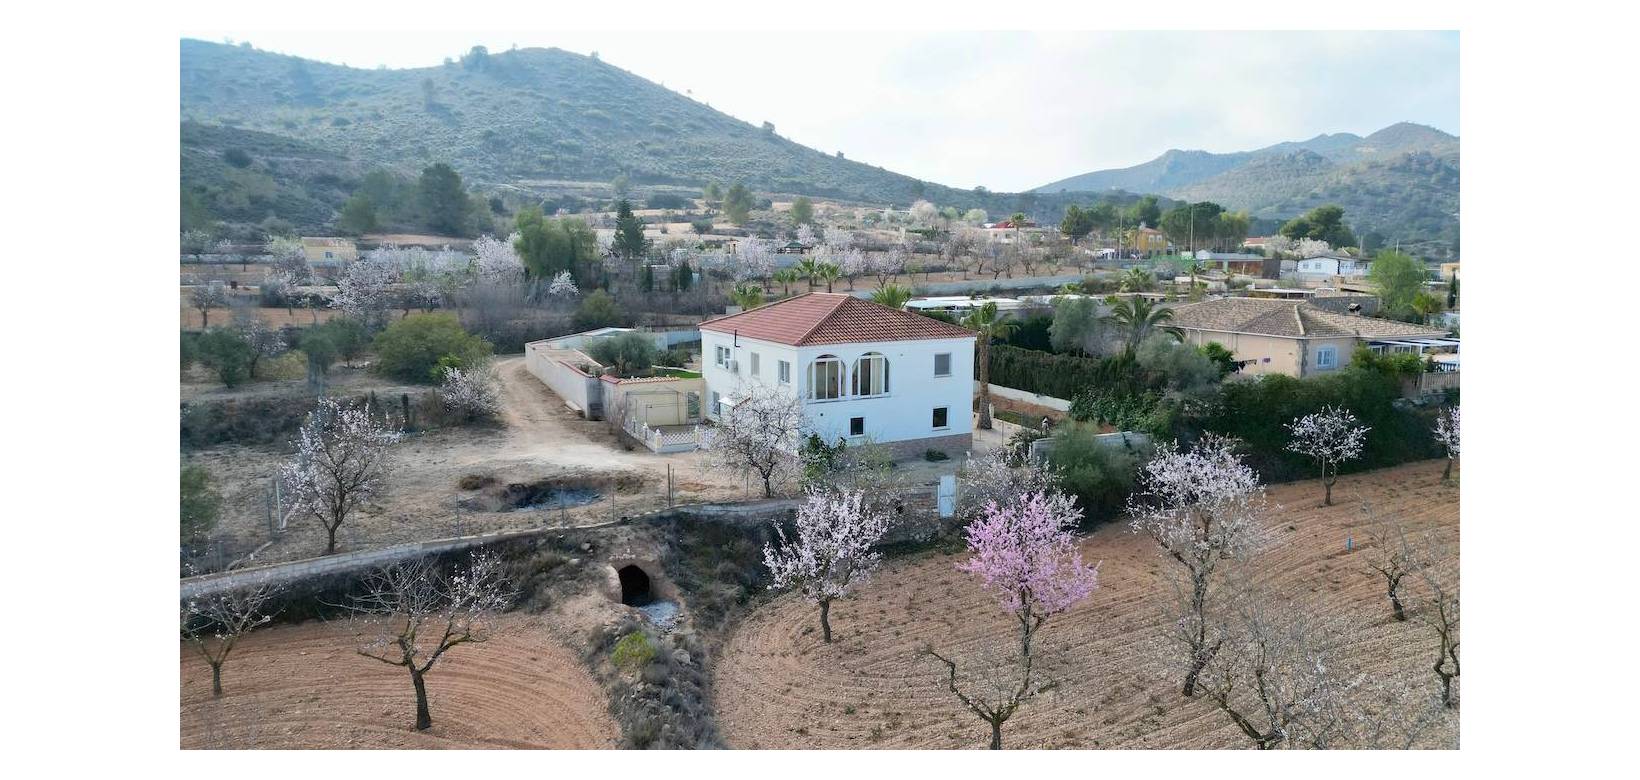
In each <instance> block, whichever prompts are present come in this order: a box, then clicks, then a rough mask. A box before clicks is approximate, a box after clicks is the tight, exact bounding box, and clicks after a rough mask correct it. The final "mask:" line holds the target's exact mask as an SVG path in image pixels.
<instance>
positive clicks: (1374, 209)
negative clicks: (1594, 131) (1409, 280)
mask: <svg viewBox="0 0 1640 780" xmlns="http://www.w3.org/2000/svg"><path fill="white" fill-rule="evenodd" d="M1458 160H1459V153H1458V139H1457V137H1456V136H1452V135H1449V134H1447V133H1444V132H1441V131H1440V130H1437V129H1435V128H1432V127H1425V126H1423V125H1417V124H1413V123H1410V122H1402V123H1399V124H1395V125H1391V126H1389V127H1386V128H1384V129H1382V130H1379V131H1378V132H1375V133H1373V134H1371V135H1368V136H1366V137H1364V138H1363V137H1361V136H1358V135H1355V134H1353V133H1333V134H1329V135H1319V136H1316V137H1315V138H1312V139H1309V140H1308V141H1287V142H1283V143H1279V144H1274V145H1272V146H1267V147H1264V148H1262V149H1256V150H1253V151H1247V152H1231V153H1225V154H1215V153H1211V152H1204V151H1180V150H1177V149H1174V150H1169V151H1168V152H1166V153H1164V154H1162V155H1161V156H1159V157H1157V158H1156V159H1154V160H1151V161H1149V162H1146V163H1142V164H1140V165H1135V166H1132V167H1129V168H1120V169H1112V170H1103V171H1093V172H1091V173H1085V174H1082V175H1080V176H1073V177H1070V178H1068V179H1063V180H1060V181H1057V182H1054V183H1052V184H1047V185H1044V186H1042V187H1038V188H1037V189H1036V190H1035V191H1036V192H1052V193H1060V192H1061V191H1065V192H1077V191H1081V192H1099V191H1101V190H1103V189H1106V188H1109V187H1121V188H1124V189H1136V190H1139V191H1144V192H1157V193H1160V194H1163V195H1167V196H1168V197H1172V198H1178V199H1182V200H1191V201H1202V200H1210V201H1214V202H1216V203H1219V204H1222V205H1224V206H1226V207H1228V208H1231V209H1236V210H1246V211H1248V212H1249V213H1251V214H1252V215H1253V216H1254V217H1260V218H1265V219H1275V220H1280V219H1286V218H1290V217H1293V216H1297V215H1298V214H1301V213H1303V212H1305V211H1308V210H1309V209H1311V208H1314V207H1315V206H1319V205H1323V204H1326V203H1337V204H1339V205H1341V206H1343V207H1344V209H1345V212H1346V214H1347V215H1348V217H1347V219H1348V220H1349V221H1350V222H1351V224H1352V226H1354V227H1355V228H1356V229H1357V231H1358V232H1365V233H1368V234H1370V235H1371V236H1373V237H1374V238H1376V239H1377V240H1379V241H1382V242H1383V243H1394V242H1397V241H1399V242H1401V243H1402V245H1403V248H1408V247H1411V248H1413V249H1415V250H1416V251H1422V252H1426V253H1430V254H1440V253H1443V252H1444V251H1445V250H1446V249H1448V248H1452V249H1455V248H1456V246H1457V241H1458V224H1457V216H1456V214H1457V211H1458V167H1459V166H1458Z"/></svg>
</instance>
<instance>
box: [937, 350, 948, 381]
mask: <svg viewBox="0 0 1640 780" xmlns="http://www.w3.org/2000/svg"><path fill="white" fill-rule="evenodd" d="M950 375H951V353H949V352H941V353H939V354H938V355H935V356H934V376H950Z"/></svg>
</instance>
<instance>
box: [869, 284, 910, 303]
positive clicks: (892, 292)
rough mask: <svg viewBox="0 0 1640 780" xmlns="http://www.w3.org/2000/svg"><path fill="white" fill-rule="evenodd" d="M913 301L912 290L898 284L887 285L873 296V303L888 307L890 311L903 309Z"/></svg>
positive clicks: (878, 289)
mask: <svg viewBox="0 0 1640 780" xmlns="http://www.w3.org/2000/svg"><path fill="white" fill-rule="evenodd" d="M910 300H911V288H909V287H902V286H900V285H898V284H885V285H883V286H882V287H879V288H877V291H876V292H874V293H872V294H871V301H872V302H873V303H879V304H882V305H884V306H887V307H888V308H890V309H903V308H905V304H906V303H907V302H908V301H910Z"/></svg>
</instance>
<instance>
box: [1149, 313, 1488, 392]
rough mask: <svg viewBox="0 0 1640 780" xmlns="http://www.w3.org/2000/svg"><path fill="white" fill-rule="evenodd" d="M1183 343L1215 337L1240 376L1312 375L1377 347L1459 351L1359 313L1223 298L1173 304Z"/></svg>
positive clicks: (1442, 338)
mask: <svg viewBox="0 0 1640 780" xmlns="http://www.w3.org/2000/svg"><path fill="white" fill-rule="evenodd" d="M1168 325H1170V326H1171V327H1174V328H1177V329H1178V330H1179V331H1180V332H1182V333H1183V334H1184V337H1185V341H1186V343H1189V344H1193V345H1196V346H1204V345H1206V344H1208V343H1210V342H1218V343H1219V344H1220V345H1221V346H1223V347H1224V348H1226V349H1228V350H1230V352H1231V354H1232V355H1233V356H1234V357H1235V359H1236V361H1237V362H1238V363H1239V364H1240V366H1241V368H1240V372H1241V373H1242V374H1249V375H1255V376H1256V375H1260V374H1286V375H1287V376H1291V377H1298V378H1301V379H1302V378H1307V377H1312V376H1317V375H1320V374H1325V373H1328V372H1331V371H1336V370H1338V369H1340V368H1343V367H1344V366H1346V365H1349V362H1350V359H1351V356H1352V355H1353V354H1354V352H1355V349H1356V347H1360V346H1366V347H1368V348H1370V349H1373V350H1374V351H1377V352H1403V351H1409V350H1412V349H1415V348H1416V349H1417V351H1418V352H1419V354H1422V353H1423V352H1424V351H1426V350H1428V351H1433V350H1436V349H1441V350H1447V349H1450V350H1454V351H1455V350H1456V349H1457V345H1458V342H1457V341H1456V340H1455V339H1448V338H1446V335H1447V334H1446V331H1445V330H1444V329H1442V328H1439V327H1433V326H1429V325H1414V324H1411V323H1406V322H1398V321H1395V320H1384V319H1378V318H1376V317H1368V316H1365V315H1362V314H1355V313H1349V311H1348V309H1346V310H1345V311H1344V312H1339V311H1333V310H1329V309H1328V308H1325V307H1323V306H1318V305H1316V304H1315V303H1312V302H1310V301H1295V300H1283V299H1279V298H1220V299H1217V300H1211V301H1203V302H1201V303H1192V304H1187V305H1184V306H1180V307H1178V308H1176V309H1173V319H1172V320H1171V321H1170V322H1169V323H1168Z"/></svg>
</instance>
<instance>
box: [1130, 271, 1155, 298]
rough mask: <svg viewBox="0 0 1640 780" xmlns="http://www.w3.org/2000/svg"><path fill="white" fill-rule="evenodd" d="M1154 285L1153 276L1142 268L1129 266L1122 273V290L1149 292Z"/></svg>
mask: <svg viewBox="0 0 1640 780" xmlns="http://www.w3.org/2000/svg"><path fill="white" fill-rule="evenodd" d="M1155 286H1156V279H1155V277H1152V276H1151V275H1150V272H1149V271H1147V270H1145V269H1143V268H1138V267H1134V268H1129V269H1127V273H1124V274H1122V287H1121V289H1122V292H1149V291H1150V290H1151V288H1153V287H1155Z"/></svg>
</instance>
